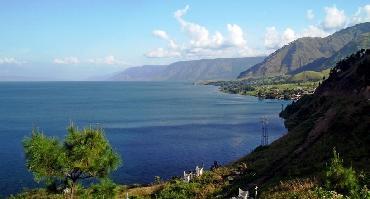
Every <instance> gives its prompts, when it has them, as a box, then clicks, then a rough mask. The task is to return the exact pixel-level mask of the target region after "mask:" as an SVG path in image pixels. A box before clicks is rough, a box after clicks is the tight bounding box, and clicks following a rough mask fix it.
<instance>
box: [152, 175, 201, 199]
mask: <svg viewBox="0 0 370 199" xmlns="http://www.w3.org/2000/svg"><path fill="white" fill-rule="evenodd" d="M199 189H200V184H199V183H187V182H184V181H181V180H176V181H174V182H172V183H171V184H170V185H168V186H166V187H165V188H164V189H162V190H161V191H160V192H159V193H158V194H157V198H158V199H188V198H195V196H196V194H197V192H199Z"/></svg>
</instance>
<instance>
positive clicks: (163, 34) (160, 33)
mask: <svg viewBox="0 0 370 199" xmlns="http://www.w3.org/2000/svg"><path fill="white" fill-rule="evenodd" d="M153 35H154V36H156V37H159V38H161V39H164V40H168V39H169V37H168V35H167V32H166V31H163V30H154V31H153Z"/></svg>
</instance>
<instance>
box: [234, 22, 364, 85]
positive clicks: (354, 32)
mask: <svg viewBox="0 0 370 199" xmlns="http://www.w3.org/2000/svg"><path fill="white" fill-rule="evenodd" d="M369 47H370V22H367V23H361V24H357V25H355V26H352V27H348V28H346V29H343V30H340V31H338V32H335V33H334V34H332V35H329V36H327V37H324V38H319V37H304V38H299V39H297V40H295V41H293V42H291V43H289V44H288V45H285V46H283V47H282V48H280V49H278V50H277V51H275V52H274V53H272V54H271V55H269V56H268V57H266V59H265V60H263V61H262V62H261V63H258V64H256V65H254V66H253V67H251V68H249V69H247V70H246V71H244V72H242V73H240V75H239V76H238V78H239V79H250V78H261V77H272V76H281V75H292V74H297V73H299V72H302V71H321V70H324V69H327V68H331V67H332V66H334V65H335V63H336V62H337V61H339V60H341V59H344V58H345V57H347V56H348V55H350V54H352V53H354V52H356V51H358V50H360V49H363V48H369Z"/></svg>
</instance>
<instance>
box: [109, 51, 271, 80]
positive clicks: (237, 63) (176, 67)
mask: <svg viewBox="0 0 370 199" xmlns="http://www.w3.org/2000/svg"><path fill="white" fill-rule="evenodd" d="M263 59H264V57H245V58H218V59H201V60H193V61H180V62H175V63H172V64H169V65H146V66H141V67H132V68H128V69H126V70H125V71H123V72H121V73H119V74H117V75H114V76H113V77H112V78H110V80H115V81H198V80H229V79H234V78H236V77H237V76H238V75H239V73H240V72H241V71H244V70H246V69H248V68H249V67H251V66H253V65H254V64H256V63H259V62H261V61H262V60H263Z"/></svg>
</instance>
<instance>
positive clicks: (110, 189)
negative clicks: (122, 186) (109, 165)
mask: <svg viewBox="0 0 370 199" xmlns="http://www.w3.org/2000/svg"><path fill="white" fill-rule="evenodd" d="M116 187H117V185H116V184H115V183H114V182H113V181H111V180H110V179H106V178H105V179H102V180H101V181H100V183H99V184H94V185H92V186H91V196H92V197H93V198H102V199H104V198H105V199H108V198H114V197H115V196H116V194H117V191H116Z"/></svg>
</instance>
